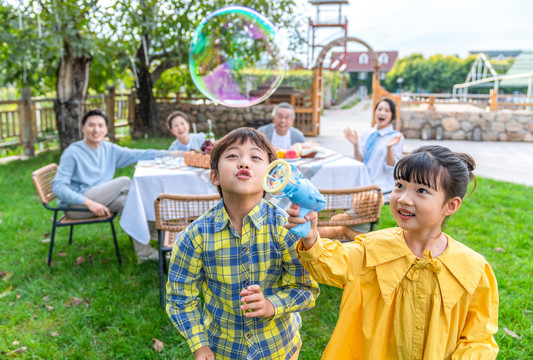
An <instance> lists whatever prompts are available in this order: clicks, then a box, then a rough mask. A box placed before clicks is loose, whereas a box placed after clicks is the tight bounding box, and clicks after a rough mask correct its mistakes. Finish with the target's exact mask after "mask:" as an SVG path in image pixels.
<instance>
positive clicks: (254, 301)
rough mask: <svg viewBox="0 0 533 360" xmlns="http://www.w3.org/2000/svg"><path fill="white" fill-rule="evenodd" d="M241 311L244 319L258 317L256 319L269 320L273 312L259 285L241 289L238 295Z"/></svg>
mask: <svg viewBox="0 0 533 360" xmlns="http://www.w3.org/2000/svg"><path fill="white" fill-rule="evenodd" d="M240 296H241V302H242V303H243V305H241V310H244V311H245V313H246V317H258V318H262V319H264V318H269V317H271V316H274V314H275V310H274V306H273V305H272V303H271V302H270V300H268V299H267V298H265V295H263V292H262V291H261V287H260V286H259V285H250V286H248V287H247V288H245V289H243V290H242V291H241V293H240Z"/></svg>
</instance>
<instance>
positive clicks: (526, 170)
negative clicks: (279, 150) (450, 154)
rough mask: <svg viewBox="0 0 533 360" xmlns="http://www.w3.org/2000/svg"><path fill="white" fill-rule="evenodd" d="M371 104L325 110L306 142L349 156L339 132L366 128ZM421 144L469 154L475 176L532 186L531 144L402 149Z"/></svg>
mask: <svg viewBox="0 0 533 360" xmlns="http://www.w3.org/2000/svg"><path fill="white" fill-rule="evenodd" d="M371 105H372V102H371V101H370V100H363V101H362V102H360V103H359V104H357V105H356V106H355V107H353V108H351V109H348V110H341V109H330V110H325V112H324V115H323V116H322V118H321V121H320V122H321V130H320V136H317V137H310V138H309V140H313V141H315V142H317V143H319V144H321V145H322V146H324V147H327V148H330V149H333V150H335V151H337V152H339V153H341V154H345V155H350V156H353V146H352V144H350V143H349V142H348V141H347V140H346V139H344V136H343V132H342V130H343V129H344V128H345V127H348V126H349V127H351V128H353V129H355V130H357V131H360V130H363V129H364V128H366V127H368V126H370V121H371V116H372V115H371ZM425 144H440V145H443V146H446V147H448V148H450V149H452V150H453V151H456V152H465V153H468V154H470V155H472V156H473V157H474V160H475V161H476V163H477V167H476V170H475V171H474V173H475V174H476V175H477V176H481V177H486V178H490V179H496V180H503V181H508V182H512V183H517V184H524V185H528V186H533V144H532V143H522V142H498V141H496V142H493V141H481V142H476V141H453V140H443V141H436V140H433V141H423V140H418V139H406V141H405V148H404V150H406V151H411V150H413V149H416V148H417V147H419V146H422V145H425Z"/></svg>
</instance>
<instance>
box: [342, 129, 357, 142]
mask: <svg viewBox="0 0 533 360" xmlns="http://www.w3.org/2000/svg"><path fill="white" fill-rule="evenodd" d="M344 138H345V139H346V140H348V141H349V142H351V143H352V144H354V145H357V144H359V135H357V131H355V130H352V129H350V128H346V129H344Z"/></svg>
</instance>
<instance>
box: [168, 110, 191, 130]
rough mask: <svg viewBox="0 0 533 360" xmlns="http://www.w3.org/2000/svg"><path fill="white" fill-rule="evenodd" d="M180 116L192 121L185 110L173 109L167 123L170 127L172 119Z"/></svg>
mask: <svg viewBox="0 0 533 360" xmlns="http://www.w3.org/2000/svg"><path fill="white" fill-rule="evenodd" d="M178 116H181V117H182V118H184V119H185V121H187V122H188V123H190V121H189V117H188V116H187V114H185V113H184V112H183V111H173V112H171V113H170V115H169V116H168V117H167V124H168V128H169V129H170V128H172V120H174V119H175V118H177V117H178Z"/></svg>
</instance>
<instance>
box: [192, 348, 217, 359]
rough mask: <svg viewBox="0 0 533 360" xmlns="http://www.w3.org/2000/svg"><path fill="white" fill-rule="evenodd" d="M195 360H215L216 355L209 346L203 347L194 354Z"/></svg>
mask: <svg viewBox="0 0 533 360" xmlns="http://www.w3.org/2000/svg"><path fill="white" fill-rule="evenodd" d="M193 354H194V360H215V355H213V352H212V351H211V348H210V347H209V346H207V345H206V346H202V347H201V348H199V349H198V350H196V351H195V352H194V353H193Z"/></svg>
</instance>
